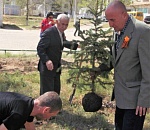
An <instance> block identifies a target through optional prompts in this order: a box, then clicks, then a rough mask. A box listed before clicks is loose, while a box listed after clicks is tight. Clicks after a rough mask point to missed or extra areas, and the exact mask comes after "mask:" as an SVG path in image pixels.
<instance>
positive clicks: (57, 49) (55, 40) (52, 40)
mask: <svg viewBox="0 0 150 130" xmlns="http://www.w3.org/2000/svg"><path fill="white" fill-rule="evenodd" d="M63 41H64V43H63V45H62V43H61V39H60V35H59V32H58V30H57V28H56V26H53V27H50V28H48V29H47V30H45V31H44V32H43V33H42V36H41V39H40V41H39V43H38V46H37V53H38V55H39V57H40V60H39V63H38V70H39V71H40V73H43V74H45V75H49V76H53V75H54V74H55V73H56V71H57V69H58V68H59V67H60V66H61V56H62V51H63V48H64V47H66V48H69V49H73V50H76V49H77V47H78V44H77V43H72V42H69V41H66V40H65V37H64V34H63ZM48 60H51V61H52V62H53V65H54V69H53V70H52V71H50V70H48V69H47V67H46V62H47V61H48Z"/></svg>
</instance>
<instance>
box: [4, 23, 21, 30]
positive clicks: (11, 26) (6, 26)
mask: <svg viewBox="0 0 150 130" xmlns="http://www.w3.org/2000/svg"><path fill="white" fill-rule="evenodd" d="M2 28H3V29H10V30H23V29H22V28H20V27H18V26H16V25H14V24H3V27H2Z"/></svg>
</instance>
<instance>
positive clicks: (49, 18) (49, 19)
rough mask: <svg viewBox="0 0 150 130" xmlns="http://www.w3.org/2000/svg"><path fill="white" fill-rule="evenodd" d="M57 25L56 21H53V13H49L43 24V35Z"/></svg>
mask: <svg viewBox="0 0 150 130" xmlns="http://www.w3.org/2000/svg"><path fill="white" fill-rule="evenodd" d="M54 24H55V21H54V20H53V13H52V12H48V13H47V15H46V18H44V19H43V20H42V22H41V33H40V36H41V34H42V33H43V32H44V31H45V30H46V29H47V28H49V27H51V26H53V25H54Z"/></svg>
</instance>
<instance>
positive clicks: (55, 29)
mask: <svg viewBox="0 0 150 130" xmlns="http://www.w3.org/2000/svg"><path fill="white" fill-rule="evenodd" d="M53 27H54V33H55V35H54V36H55V39H56V40H57V43H59V44H60V48H62V43H61V38H60V35H59V32H58V30H57V28H56V26H53Z"/></svg>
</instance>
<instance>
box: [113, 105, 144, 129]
mask: <svg viewBox="0 0 150 130" xmlns="http://www.w3.org/2000/svg"><path fill="white" fill-rule="evenodd" d="M135 111H136V109H120V108H118V107H116V113H115V130H142V129H143V124H144V120H145V116H139V115H135Z"/></svg>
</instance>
